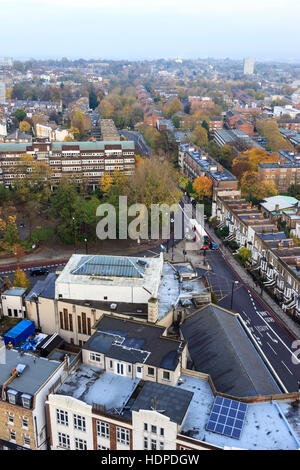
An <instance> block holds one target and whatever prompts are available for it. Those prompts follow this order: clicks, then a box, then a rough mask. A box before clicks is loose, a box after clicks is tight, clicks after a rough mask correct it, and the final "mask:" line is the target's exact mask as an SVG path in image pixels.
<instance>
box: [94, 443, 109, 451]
mask: <svg viewBox="0 0 300 470" xmlns="http://www.w3.org/2000/svg"><path fill="white" fill-rule="evenodd" d="M97 449H98V450H109V447H105V446H102V445H101V444H98V447H97Z"/></svg>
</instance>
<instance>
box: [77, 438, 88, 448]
mask: <svg viewBox="0 0 300 470" xmlns="http://www.w3.org/2000/svg"><path fill="white" fill-rule="evenodd" d="M75 449H77V450H87V443H86V441H84V440H83V439H79V438H78V437H75Z"/></svg>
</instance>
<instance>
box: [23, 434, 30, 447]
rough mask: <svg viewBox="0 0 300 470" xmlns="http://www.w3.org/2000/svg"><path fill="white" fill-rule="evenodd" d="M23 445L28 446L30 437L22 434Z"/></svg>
mask: <svg viewBox="0 0 300 470" xmlns="http://www.w3.org/2000/svg"><path fill="white" fill-rule="evenodd" d="M24 446H26V447H30V437H28V436H24Z"/></svg>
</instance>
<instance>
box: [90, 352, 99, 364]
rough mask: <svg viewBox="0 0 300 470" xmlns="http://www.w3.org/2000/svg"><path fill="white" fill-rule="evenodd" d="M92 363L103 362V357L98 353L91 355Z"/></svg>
mask: <svg viewBox="0 0 300 470" xmlns="http://www.w3.org/2000/svg"><path fill="white" fill-rule="evenodd" d="M90 361H93V362H101V355H100V354H97V353H90Z"/></svg>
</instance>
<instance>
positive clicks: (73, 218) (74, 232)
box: [72, 217, 76, 253]
mask: <svg viewBox="0 0 300 470" xmlns="http://www.w3.org/2000/svg"><path fill="white" fill-rule="evenodd" d="M72 220H73V235H74V253H76V230H75V217H72Z"/></svg>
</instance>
